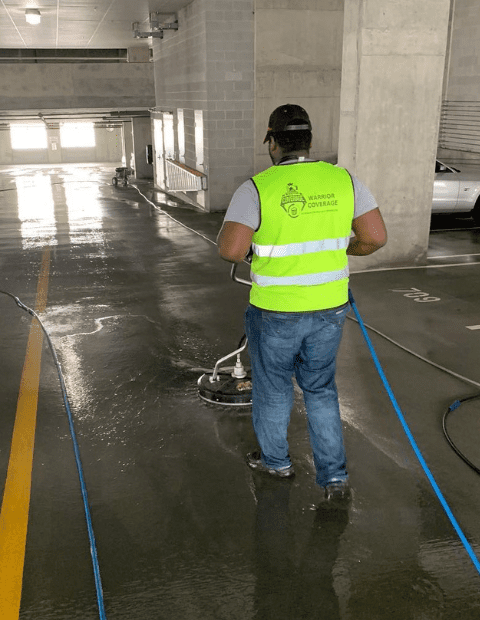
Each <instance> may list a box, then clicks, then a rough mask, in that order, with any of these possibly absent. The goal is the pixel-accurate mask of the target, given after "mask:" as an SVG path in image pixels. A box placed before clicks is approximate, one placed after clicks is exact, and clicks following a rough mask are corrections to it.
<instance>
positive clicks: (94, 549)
mask: <svg viewBox="0 0 480 620" xmlns="http://www.w3.org/2000/svg"><path fill="white" fill-rule="evenodd" d="M0 293H3V294H4V295H8V296H9V297H11V298H12V299H13V300H14V301H15V303H16V304H17V306H18V307H19V308H21V309H22V310H25V311H26V312H28V314H30V315H31V316H33V317H34V318H35V319H37V321H38V323H39V325H40V327H41V328H42V331H43V333H44V334H45V337H46V339H47V342H48V346H49V347H50V351H51V352H52V355H53V361H54V362H55V366H56V368H57V372H58V377H59V380H60V387H61V390H62V395H63V402H64V404H65V409H66V412H67V417H68V425H69V427H70V435H71V437H72V442H73V451H74V453H75V462H76V465H77V471H78V477H79V480H80V488H81V491H82V498H83V507H84V512H85V519H86V521H87V532H88V539H89V542H90V555H91V556H92V564H93V575H94V578H95V589H96V592H97V605H98V612H99V617H100V620H106V618H107V616H106V615H105V605H104V600H103V589H102V580H101V577H100V566H99V564H98V556H97V545H96V543H95V535H94V533H93V525H92V517H91V514H90V508H89V504H88V495H87V487H86V485H85V477H84V475H83V467H82V461H81V458H80V450H79V447H78V441H77V435H76V433H75V426H74V424H73V416H72V412H71V410H70V404H69V402H68V396H67V390H66V388H65V381H64V380H63V373H62V368H61V366H60V362H59V361H58V357H57V353H56V351H55V347H54V346H53V343H52V340H51V339H50V336H49V335H48V332H47V330H46V329H45V327H44V326H43V323H42V321H41V320H40V318H39V317H38V315H37V313H36V312H35V311H34V310H32V309H31V308H29V307H28V306H26V305H25V304H23V303H22V302H21V301H20V299H18V297H15V295H12V293H9V292H7V291H0Z"/></svg>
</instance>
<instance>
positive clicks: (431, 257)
mask: <svg viewBox="0 0 480 620" xmlns="http://www.w3.org/2000/svg"><path fill="white" fill-rule="evenodd" d="M467 256H480V253H479V254H451V255H450V256H442V255H440V254H439V255H438V256H427V260H436V259H437V258H465V257H467Z"/></svg>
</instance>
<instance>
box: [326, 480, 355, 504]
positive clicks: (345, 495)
mask: <svg viewBox="0 0 480 620" xmlns="http://www.w3.org/2000/svg"><path fill="white" fill-rule="evenodd" d="M350 495H351V493H350V483H349V482H348V480H332V482H329V483H328V484H327V485H326V486H325V499H328V500H339V499H343V500H346V499H350Z"/></svg>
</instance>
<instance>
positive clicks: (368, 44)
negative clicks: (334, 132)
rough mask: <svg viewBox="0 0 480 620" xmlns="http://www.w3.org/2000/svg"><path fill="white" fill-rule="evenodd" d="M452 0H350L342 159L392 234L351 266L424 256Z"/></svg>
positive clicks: (416, 259)
mask: <svg viewBox="0 0 480 620" xmlns="http://www.w3.org/2000/svg"><path fill="white" fill-rule="evenodd" d="M449 11H450V0H422V2H418V0H402V2H399V1H398V0H345V15H344V43H343V67H342V92H341V99H340V108H341V109H340V131H339V164H340V165H342V166H345V167H346V168H348V169H349V170H350V171H351V172H352V173H354V174H356V175H357V176H358V178H359V179H360V180H361V181H363V182H364V183H365V184H366V185H368V187H369V188H370V190H371V191H372V192H373V194H374V195H375V197H376V199H377V202H378V204H379V206H380V209H381V211H382V213H383V215H384V218H385V221H386V224H387V228H388V233H389V241H388V244H387V246H385V248H383V249H382V250H381V251H379V252H378V253H375V254H373V255H372V256H371V257H366V258H362V259H353V260H352V261H351V266H352V271H354V270H355V269H360V268H361V269H364V268H365V267H369V266H375V265H378V264H412V263H422V262H423V261H424V260H425V256H426V251H427V246H428V236H429V226H430V209H431V202H432V193H433V179H434V163H435V157H436V152H437V141H438V130H439V122H440V109H441V98H442V87H443V77H444V67H445V54H446V47H447V35H448V25H449Z"/></svg>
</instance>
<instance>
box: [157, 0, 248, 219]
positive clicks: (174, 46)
mask: <svg viewBox="0 0 480 620" xmlns="http://www.w3.org/2000/svg"><path fill="white" fill-rule="evenodd" d="M253 8H254V3H253V0H194V2H192V3H191V4H189V5H188V6H187V7H185V8H184V9H183V10H181V11H180V12H179V13H178V21H179V29H178V31H177V32H165V36H164V39H163V40H160V41H155V42H154V52H153V58H154V72H155V93H156V108H157V109H159V110H164V111H171V112H173V113H174V116H176V110H177V109H179V108H181V109H183V110H184V119H185V143H186V144H185V146H186V150H185V163H186V165H187V166H190V167H193V168H195V167H196V165H197V162H196V158H195V120H194V114H195V110H202V111H203V119H204V136H203V140H204V153H205V158H204V162H203V164H204V166H203V168H204V172H205V173H206V174H207V175H208V183H209V189H208V191H207V192H206V196H204V204H205V209H206V210H208V211H217V210H224V209H226V208H227V206H228V203H229V201H230V198H231V195H232V193H233V191H234V190H235V189H236V187H237V186H238V185H239V184H240V183H241V182H243V181H244V180H245V179H247V178H248V177H249V176H251V175H252V174H253V125H254V14H253Z"/></svg>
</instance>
